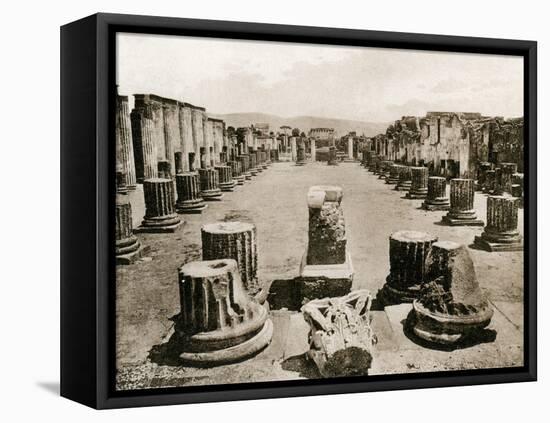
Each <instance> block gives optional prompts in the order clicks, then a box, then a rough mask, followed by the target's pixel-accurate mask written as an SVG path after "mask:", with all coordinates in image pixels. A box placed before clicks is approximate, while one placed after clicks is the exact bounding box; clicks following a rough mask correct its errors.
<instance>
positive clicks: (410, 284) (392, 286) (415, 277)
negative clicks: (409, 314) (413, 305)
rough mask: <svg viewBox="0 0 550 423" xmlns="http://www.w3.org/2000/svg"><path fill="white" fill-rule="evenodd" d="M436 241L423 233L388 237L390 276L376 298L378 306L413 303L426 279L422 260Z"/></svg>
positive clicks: (408, 233)
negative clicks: (379, 304)
mask: <svg viewBox="0 0 550 423" xmlns="http://www.w3.org/2000/svg"><path fill="white" fill-rule="evenodd" d="M436 241H437V237H435V236H432V235H430V234H427V233H425V232H417V231H398V232H395V233H393V234H391V235H390V274H389V275H388V277H387V278H386V283H385V285H384V286H383V287H382V289H381V290H380V292H379V294H378V299H379V300H380V302H381V303H383V304H385V305H388V304H400V303H407V302H411V301H413V300H414V299H415V298H417V297H418V295H419V294H420V289H421V287H422V284H423V283H424V280H425V276H426V258H427V256H428V253H429V251H430V248H431V246H432V244H433V243H434V242H436Z"/></svg>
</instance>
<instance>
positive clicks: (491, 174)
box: [482, 170, 496, 194]
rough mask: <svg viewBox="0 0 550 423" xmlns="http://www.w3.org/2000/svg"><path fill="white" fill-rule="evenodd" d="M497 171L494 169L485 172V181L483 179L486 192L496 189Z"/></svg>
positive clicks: (483, 188)
mask: <svg viewBox="0 0 550 423" xmlns="http://www.w3.org/2000/svg"><path fill="white" fill-rule="evenodd" d="M495 181H496V172H495V171H494V170H487V171H486V172H485V181H483V186H482V190H483V192H484V193H485V194H491V193H493V191H494V189H495Z"/></svg>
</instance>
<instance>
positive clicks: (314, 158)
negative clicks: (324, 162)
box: [310, 139, 317, 163]
mask: <svg viewBox="0 0 550 423" xmlns="http://www.w3.org/2000/svg"><path fill="white" fill-rule="evenodd" d="M310 146H311V147H310V148H311V161H312V162H314V163H315V162H316V161H317V145H316V143H315V139H312V140H311V141H310Z"/></svg>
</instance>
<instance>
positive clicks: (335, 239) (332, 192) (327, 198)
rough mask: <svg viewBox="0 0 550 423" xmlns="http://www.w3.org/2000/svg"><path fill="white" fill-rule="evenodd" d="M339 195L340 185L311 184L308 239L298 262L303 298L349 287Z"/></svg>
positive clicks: (333, 294)
mask: <svg viewBox="0 0 550 423" xmlns="http://www.w3.org/2000/svg"><path fill="white" fill-rule="evenodd" d="M342 197H343V191H342V188H341V187H336V186H326V185H319V186H313V187H311V188H310V189H309V191H308V194H307V201H308V208H309V231H308V234H309V239H308V245H307V250H306V253H305V254H304V256H303V258H302V263H301V266H300V280H301V284H302V296H303V297H304V298H307V299H312V298H323V297H336V296H342V295H345V294H347V293H348V292H349V291H350V289H351V283H352V280H353V266H352V263H351V256H350V255H349V253H348V252H347V251H346V229H345V222H344V214H343V211H342V209H341V206H340V203H341V201H342Z"/></svg>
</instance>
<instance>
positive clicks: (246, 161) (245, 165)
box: [238, 154, 252, 180]
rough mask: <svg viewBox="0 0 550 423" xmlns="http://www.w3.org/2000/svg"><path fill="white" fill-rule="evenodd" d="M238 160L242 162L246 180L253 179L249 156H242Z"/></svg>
mask: <svg viewBox="0 0 550 423" xmlns="http://www.w3.org/2000/svg"><path fill="white" fill-rule="evenodd" d="M238 159H239V161H240V162H241V166H242V173H243V175H244V177H245V180H250V179H252V173H250V157H249V156H248V154H241V155H240V156H239V157H238Z"/></svg>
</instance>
